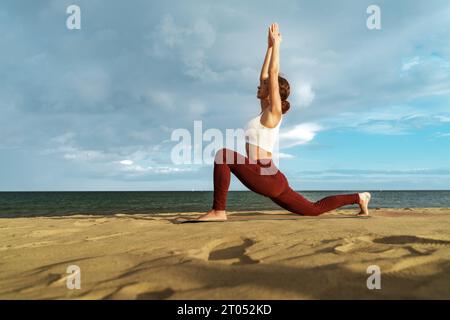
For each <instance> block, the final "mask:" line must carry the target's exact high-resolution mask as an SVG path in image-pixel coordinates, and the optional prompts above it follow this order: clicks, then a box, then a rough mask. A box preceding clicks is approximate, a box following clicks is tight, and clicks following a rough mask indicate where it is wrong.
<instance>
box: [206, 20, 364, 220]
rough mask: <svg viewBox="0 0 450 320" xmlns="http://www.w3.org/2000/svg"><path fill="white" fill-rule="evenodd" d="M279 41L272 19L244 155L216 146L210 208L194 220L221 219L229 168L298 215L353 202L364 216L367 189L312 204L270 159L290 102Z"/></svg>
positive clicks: (247, 182) (253, 186) (314, 213)
mask: <svg viewBox="0 0 450 320" xmlns="http://www.w3.org/2000/svg"><path fill="white" fill-rule="evenodd" d="M281 41H282V37H281V34H280V32H279V29H278V25H277V24H276V23H274V24H272V25H271V26H270V27H269V36H268V48H267V52H266V56H265V59H264V64H263V67H262V70H261V76H260V85H259V86H258V93H257V98H258V99H259V100H260V102H261V113H260V115H259V116H257V117H256V118H254V119H252V120H250V121H249V123H248V124H247V128H246V153H247V156H244V155H242V154H240V153H238V152H236V151H233V150H230V149H225V148H224V149H221V150H219V151H218V152H217V153H216V156H215V160H214V202H213V206H212V210H210V211H209V212H207V213H206V214H204V215H202V216H201V217H200V218H198V220H199V221H224V220H226V219H227V215H226V211H225V208H226V201H227V193H228V188H229V186H230V178H231V175H230V172H232V173H233V174H234V175H235V176H236V177H237V178H238V179H239V180H240V181H241V182H242V183H243V184H244V185H245V186H246V187H247V188H249V189H250V190H252V191H254V192H256V193H258V194H261V195H263V196H266V197H269V198H270V199H271V200H272V201H273V202H275V203H276V204H278V205H279V206H280V207H282V208H284V209H286V210H288V211H290V212H293V213H296V214H300V215H306V216H318V215H320V214H322V213H325V212H328V211H331V210H334V209H336V208H339V207H342V206H345V205H350V204H359V207H360V209H361V211H360V212H359V213H358V215H364V216H367V215H369V210H368V204H369V201H370V197H371V196H370V193H369V192H363V193H352V194H342V195H334V196H328V197H325V198H323V199H321V200H319V201H317V202H310V201H309V200H308V199H306V198H305V197H303V196H302V195H300V194H299V193H297V192H295V191H294V190H293V189H292V188H291V187H290V186H289V183H288V181H287V179H286V177H285V176H284V174H283V173H282V172H281V171H279V170H278V168H276V166H275V164H274V163H273V161H272V151H273V146H274V143H275V141H277V138H278V132H279V128H280V125H281V122H282V119H283V115H284V114H286V112H287V111H288V110H289V108H290V105H289V102H288V101H287V100H286V99H287V98H288V96H289V93H290V87H289V83H288V81H287V80H286V79H284V78H282V77H280V76H279V59H280V56H279V52H280V44H281Z"/></svg>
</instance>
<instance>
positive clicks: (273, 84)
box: [269, 23, 282, 116]
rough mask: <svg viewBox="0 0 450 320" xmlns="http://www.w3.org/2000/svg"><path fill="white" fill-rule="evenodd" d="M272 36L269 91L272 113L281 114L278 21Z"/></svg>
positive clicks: (273, 25) (273, 27)
mask: <svg viewBox="0 0 450 320" xmlns="http://www.w3.org/2000/svg"><path fill="white" fill-rule="evenodd" d="M271 36H272V59H270V65H269V93H270V106H271V113H272V115H276V116H281V114H282V108H281V96H280V88H279V84H278V75H279V72H280V44H281V34H280V33H279V30H278V25H277V24H276V23H274V24H272V26H271Z"/></svg>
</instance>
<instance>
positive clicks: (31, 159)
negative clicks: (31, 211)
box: [0, 0, 450, 191]
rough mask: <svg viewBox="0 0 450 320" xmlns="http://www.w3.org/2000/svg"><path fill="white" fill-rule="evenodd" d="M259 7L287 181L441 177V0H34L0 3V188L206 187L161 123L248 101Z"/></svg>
mask: <svg viewBox="0 0 450 320" xmlns="http://www.w3.org/2000/svg"><path fill="white" fill-rule="evenodd" d="M71 4H76V5H78V6H80V8H81V30H68V29H67V28H66V18H67V16H68V15H67V14H66V8H67V6H69V5H71ZM371 4H376V5H378V6H380V8H381V26H382V28H381V30H369V29H368V28H367V27H366V19H367V17H368V14H367V13H366V9H367V7H368V6H369V5H371ZM271 22H278V23H279V25H280V29H281V32H282V34H283V43H282V47H281V72H282V73H283V75H284V76H285V77H286V78H288V80H289V81H290V83H291V88H292V94H291V97H290V98H289V100H290V102H291V110H290V111H289V113H288V114H287V115H286V117H285V118H284V121H283V126H282V129H281V141H280V146H281V149H280V152H281V156H282V157H281V159H280V163H279V167H280V169H281V170H282V171H283V172H284V173H285V175H286V176H287V177H288V179H289V181H290V184H291V185H292V186H293V187H294V188H295V189H297V190H360V191H364V190H384V189H450V161H449V160H450V32H448V30H449V28H450V26H449V23H450V4H449V2H448V1H446V0H445V1H438V0H431V1H426V2H424V1H360V0H358V1H357V0H355V1H339V2H338V1H330V0H329V1H276V2H275V1H267V2H266V1H220V2H219V1H158V2H156V1H144V0H136V1H132V2H129V1H100V0H89V1H61V0H54V1H44V0H40V1H32V2H31V1H28V2H25V1H2V4H1V6H0V29H1V30H2V32H1V33H0V48H1V50H0V76H1V79H2V85H1V86H0V139H1V140H0V141H1V142H0V190H1V191H12V190H19V191H21V190H211V189H212V186H213V184H212V165H210V164H203V165H188V164H185V165H175V164H174V163H172V161H171V159H170V152H171V149H172V148H173V147H174V145H176V144H177V142H174V141H171V139H170V137H171V133H172V132H173V130H175V129H177V128H186V129H188V130H190V131H193V123H194V121H196V120H197V121H202V125H203V128H204V129H207V128H217V129H220V130H225V129H227V128H242V127H243V126H244V125H245V122H246V121H247V120H248V119H249V118H251V117H254V116H256V115H257V114H258V113H259V102H258V100H257V99H256V98H255V94H256V87H257V85H258V75H259V71H260V67H261V63H262V60H263V57H264V53H265V48H266V43H267V40H266V37H267V35H266V32H267V27H268V25H269V24H270V23H271ZM232 189H234V190H240V189H244V187H243V186H242V185H241V184H240V183H239V182H238V181H237V179H235V178H233V182H232Z"/></svg>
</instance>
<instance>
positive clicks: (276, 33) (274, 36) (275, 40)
mask: <svg viewBox="0 0 450 320" xmlns="http://www.w3.org/2000/svg"><path fill="white" fill-rule="evenodd" d="M282 40H283V39H282V37H281V33H280V29H279V27H278V23H272V24H271V25H270V27H269V35H268V45H269V47H272V46H273V45H274V44H275V45H279V44H280V43H281V41H282Z"/></svg>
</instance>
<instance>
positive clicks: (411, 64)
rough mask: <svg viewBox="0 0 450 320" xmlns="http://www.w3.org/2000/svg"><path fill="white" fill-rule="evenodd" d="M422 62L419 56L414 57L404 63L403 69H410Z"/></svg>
mask: <svg viewBox="0 0 450 320" xmlns="http://www.w3.org/2000/svg"><path fill="white" fill-rule="evenodd" d="M419 63H420V58H419V57H414V58H411V59H408V60H407V61H405V62H404V63H403V65H402V71H408V70H409V69H411V68H412V67H414V66H416V65H418V64H419Z"/></svg>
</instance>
